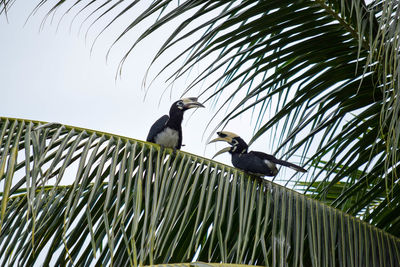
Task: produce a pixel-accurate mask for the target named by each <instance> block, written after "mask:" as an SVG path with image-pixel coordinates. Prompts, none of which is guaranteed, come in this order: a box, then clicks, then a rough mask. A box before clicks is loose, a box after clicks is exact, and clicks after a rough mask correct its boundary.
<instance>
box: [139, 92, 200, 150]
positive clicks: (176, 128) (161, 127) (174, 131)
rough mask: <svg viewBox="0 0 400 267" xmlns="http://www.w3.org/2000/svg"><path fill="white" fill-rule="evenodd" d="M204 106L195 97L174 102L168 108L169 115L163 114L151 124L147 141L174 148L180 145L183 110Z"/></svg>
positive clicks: (178, 147)
mask: <svg viewBox="0 0 400 267" xmlns="http://www.w3.org/2000/svg"><path fill="white" fill-rule="evenodd" d="M198 107H203V108H204V106H203V105H202V104H201V103H199V102H197V98H196V97H188V98H182V99H180V100H178V101H176V102H174V103H173V104H172V106H171V108H170V110H169V116H168V115H164V116H162V117H161V118H159V119H158V120H157V121H156V122H155V123H154V124H153V126H151V128H150V131H149V134H148V135H147V139H146V141H147V142H152V143H156V144H159V145H160V146H162V147H170V148H173V149H174V150H176V149H180V148H181V146H182V126H181V123H182V120H183V113H184V112H185V110H188V109H190V108H198Z"/></svg>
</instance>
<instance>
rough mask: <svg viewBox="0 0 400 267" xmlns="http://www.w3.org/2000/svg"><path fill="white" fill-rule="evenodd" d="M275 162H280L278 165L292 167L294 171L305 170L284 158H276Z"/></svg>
mask: <svg viewBox="0 0 400 267" xmlns="http://www.w3.org/2000/svg"><path fill="white" fill-rule="evenodd" d="M276 163H277V164H280V165H282V166H286V167H289V168H291V169H293V170H295V171H298V172H307V171H306V170H305V169H304V168H302V167H300V166H297V165H296V164H293V163H290V162H287V161H284V160H280V159H277V160H276Z"/></svg>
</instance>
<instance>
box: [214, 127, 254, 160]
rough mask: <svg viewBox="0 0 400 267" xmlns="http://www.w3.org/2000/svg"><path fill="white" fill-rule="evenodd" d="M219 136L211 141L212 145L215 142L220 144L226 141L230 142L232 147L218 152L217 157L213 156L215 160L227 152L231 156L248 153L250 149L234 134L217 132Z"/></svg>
mask: <svg viewBox="0 0 400 267" xmlns="http://www.w3.org/2000/svg"><path fill="white" fill-rule="evenodd" d="M217 135H218V136H219V137H217V138H215V139H213V140H211V141H210V142H209V144H210V143H214V142H218V141H225V142H228V143H229V144H230V145H231V146H230V147H226V148H223V149H221V150H220V151H218V152H217V153H215V155H214V156H213V158H215V157H216V156H218V155H220V154H222V153H225V152H229V153H231V154H233V153H239V154H240V153H247V148H248V147H249V146H248V145H247V143H246V142H245V141H244V140H243V139H242V138H241V137H240V136H239V135H237V134H235V133H232V132H227V131H223V132H217Z"/></svg>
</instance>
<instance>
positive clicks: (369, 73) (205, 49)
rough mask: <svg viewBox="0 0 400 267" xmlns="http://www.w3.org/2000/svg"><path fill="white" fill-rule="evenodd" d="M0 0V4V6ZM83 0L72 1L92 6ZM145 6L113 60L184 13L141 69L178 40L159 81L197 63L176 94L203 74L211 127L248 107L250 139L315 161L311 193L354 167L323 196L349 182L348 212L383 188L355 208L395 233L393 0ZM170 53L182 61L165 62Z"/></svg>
mask: <svg viewBox="0 0 400 267" xmlns="http://www.w3.org/2000/svg"><path fill="white" fill-rule="evenodd" d="M8 2H10V1H8ZM8 2H6V1H2V2H1V4H3V5H2V6H3V7H4V8H5V3H8ZM82 2H85V1H78V2H74V1H71V2H70V1H56V2H55V3H54V4H53V6H52V7H50V8H49V10H50V11H49V13H48V15H50V14H51V13H52V12H55V10H58V9H60V8H64V9H65V10H67V11H66V12H70V11H71V10H73V9H78V3H79V4H81V3H82ZM87 2H88V4H87V6H83V7H82V8H83V9H85V8H87V7H89V6H90V7H93V6H92V3H93V5H95V4H94V1H91V2H90V1H87ZM123 2H124V3H125V4H126V3H127V2H126V1H119V2H115V3H114V2H111V1H96V4H98V5H97V6H96V8H94V10H93V11H92V12H91V13H90V14H89V15H88V16H89V18H90V17H96V16H97V18H95V19H94V21H93V23H98V22H99V21H100V20H98V19H99V18H104V17H106V16H107V15H110V14H111V13H112V12H116V14H117V15H114V16H113V17H112V18H111V19H109V22H108V23H107V24H106V25H105V27H104V28H103V30H102V31H101V32H103V31H104V30H107V29H108V28H109V27H110V25H112V24H113V23H114V22H115V21H116V20H117V19H120V18H121V17H123V16H127V15H126V14H128V11H130V10H133V9H134V8H136V6H137V4H138V3H139V2H140V1H139V0H137V1H130V2H129V3H128V4H127V5H122V3H123ZM142 2H143V1H142ZM44 3H47V1H45V0H43V1H40V2H39V4H38V8H41V7H42V6H43V5H44ZM1 4H0V5H1ZM145 6H146V7H145V9H144V10H143V12H141V13H140V14H139V15H138V16H136V17H134V18H131V17H129V21H128V22H127V26H126V27H125V29H123V30H121V33H120V35H119V36H118V38H117V40H116V42H117V41H121V40H123V39H124V37H127V36H128V33H130V32H132V31H133V30H135V29H136V27H137V26H138V25H141V23H143V22H144V21H145V20H147V19H150V18H154V23H153V24H152V25H151V26H150V27H149V28H148V29H147V30H145V31H144V32H143V33H142V34H141V35H140V36H139V37H137V39H136V40H133V41H132V46H131V48H130V49H129V50H128V51H127V53H126V54H125V56H124V57H123V59H122V61H121V66H122V64H123V62H124V61H125V60H126V59H127V58H128V56H129V54H130V53H131V51H133V49H135V47H136V45H137V44H138V43H139V42H141V41H142V40H144V39H145V38H147V37H148V36H150V35H151V34H154V33H155V32H157V30H159V29H161V27H162V26H165V25H166V24H168V23H169V22H170V21H173V20H175V19H179V18H186V19H185V20H184V21H183V22H182V23H180V25H178V26H177V27H176V28H175V29H174V30H171V35H170V37H169V38H168V39H167V40H166V41H165V43H163V44H160V49H159V51H158V53H157V54H156V56H155V59H154V61H153V65H152V66H153V67H154V66H157V64H155V63H157V62H158V60H159V59H160V58H161V56H162V55H164V54H166V53H167V52H168V51H171V50H172V48H174V47H176V46H177V45H179V44H180V43H183V42H184V41H185V42H186V41H189V45H187V47H186V49H183V50H181V52H180V53H179V54H178V55H176V57H174V58H173V59H172V62H171V63H168V64H167V65H166V66H165V67H164V68H162V69H161V70H160V72H161V73H168V75H169V76H168V77H169V79H168V80H167V81H174V79H179V78H180V77H183V76H185V75H188V76H189V77H191V76H190V70H192V69H193V67H194V66H201V71H200V72H199V73H198V74H196V75H194V77H193V78H192V82H191V83H190V85H189V86H188V88H187V91H189V90H193V88H196V86H199V85H200V84H201V83H202V82H205V87H204V88H203V91H202V94H203V95H204V96H205V97H207V99H208V100H209V101H211V100H212V99H214V100H215V101H216V103H218V112H219V111H223V110H226V111H227V115H226V116H225V117H224V118H223V119H222V121H221V122H220V123H219V124H218V126H220V127H224V126H226V125H227V124H228V123H229V121H230V120H232V119H235V118H237V117H238V116H240V115H241V114H243V113H245V112H250V111H251V112H254V114H257V113H258V117H257V122H256V127H257V129H256V133H255V134H254V137H253V139H252V141H254V140H256V139H257V138H259V137H260V136H262V135H268V134H269V135H270V136H272V137H274V138H273V139H274V140H277V141H276V143H275V144H274V145H275V148H276V154H278V156H280V157H286V158H288V157H290V156H292V155H294V154H300V155H301V156H302V157H301V158H302V159H303V161H305V163H306V164H312V163H313V162H316V161H319V162H323V161H325V162H326V163H327V164H326V166H324V167H323V168H322V169H318V168H317V169H316V170H315V172H314V175H313V176H310V177H308V179H309V181H307V182H309V183H310V184H313V183H314V182H316V181H321V183H320V185H324V186H326V188H325V189H324V190H321V194H326V192H327V191H328V190H329V188H331V187H333V186H335V184H337V183H338V182H346V181H347V180H348V179H349V175H351V173H352V172H355V171H360V172H361V174H360V178H359V179H357V180H356V181H355V183H354V185H352V186H351V187H348V188H346V190H345V191H343V192H342V194H340V195H339V196H338V198H337V199H336V201H334V202H333V203H332V205H334V206H335V207H338V208H343V207H344V205H343V203H347V202H348V201H349V200H350V199H351V198H352V194H353V193H354V192H355V191H357V192H363V194H364V195H363V197H362V196H360V198H359V202H358V203H355V205H354V208H353V209H352V214H359V212H360V211H361V210H364V209H363V207H365V206H366V205H368V203H367V202H366V201H368V200H371V199H373V198H376V197H377V196H381V195H382V194H384V195H385V200H384V201H383V202H382V206H379V207H377V210H376V211H374V212H371V213H370V214H364V215H361V216H362V217H363V218H366V220H367V221H368V222H373V223H376V225H379V226H380V227H382V228H384V229H386V230H387V231H389V232H391V233H392V234H394V235H397V236H400V232H399V231H398V230H397V229H400V227H398V226H399V224H398V223H399V222H398V219H397V217H396V216H391V214H393V212H397V207H398V206H399V203H400V202H399V201H400V199H399V198H398V197H397V195H398V194H397V192H398V190H399V188H398V184H399V179H398V177H399V170H398V168H399V157H398V153H399V149H398V148H399V140H400V130H399V129H400V127H399V123H400V119H399V118H400V116H399V110H400V108H399V107H400V105H399V96H398V92H399V89H400V85H399V81H398V77H399V72H400V68H399V56H398V55H399V51H398V50H399V45H398V42H399V35H400V34H399V32H400V27H398V25H399V23H398V20H399V16H398V13H399V12H400V11H399V8H398V1H391V0H375V1H368V4H367V2H366V1H363V0H352V1H339V0H329V1H322V0H315V1H303V0H299V1H293V0H290V1H286V0H271V1H254V0H248V1H244V0H243V1H217V2H216V1H210V0H202V1H168V0H164V1H161V0H155V1H151V2H146V5H145ZM4 8H3V9H4ZM118 8H119V9H118ZM80 10H82V9H79V11H77V12H80ZM207 15H210V17H209V18H207V17H206V16H207ZM89 28H90V26H89ZM101 32H100V33H101ZM180 60H184V65H183V66H179V67H176V65H175V63H179V62H180ZM157 71H158V70H157ZM157 75H158V74H156V75H155V76H156V77H157ZM159 75H161V74H159ZM229 105H230V106H229ZM220 113H221V112H220ZM351 114H355V116H353V115H351ZM10 142H11V141H10ZM306 158H307V159H308V160H305V159H306ZM343 166H344V167H343ZM342 167H343V168H342ZM332 170H338V171H337V172H333V171H332ZM6 180H7V181H10V179H6ZM288 180H289V179H288ZM289 182H290V181H289ZM5 189H7V187H6V188H5ZM359 189H363V190H359ZM10 190H11V189H10ZM10 192H11V191H10ZM5 194H7V191H5ZM385 205H386V206H385ZM384 207H386V208H387V209H389V211H388V210H387V209H386V208H384ZM2 208H3V209H4V207H2ZM382 212H383V213H382ZM383 218H385V219H383Z"/></svg>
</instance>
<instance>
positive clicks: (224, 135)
mask: <svg viewBox="0 0 400 267" xmlns="http://www.w3.org/2000/svg"><path fill="white" fill-rule="evenodd" d="M217 134H218V136H219V137H217V138H215V139H213V140H211V141H210V142H209V144H211V143H214V142H218V141H225V142H228V143H229V144H232V139H233V138H235V137H238V135H237V134H235V133H232V132H227V131H223V132H217Z"/></svg>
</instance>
